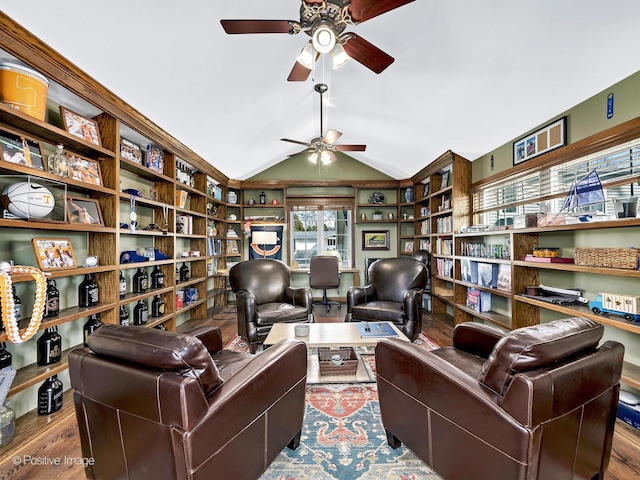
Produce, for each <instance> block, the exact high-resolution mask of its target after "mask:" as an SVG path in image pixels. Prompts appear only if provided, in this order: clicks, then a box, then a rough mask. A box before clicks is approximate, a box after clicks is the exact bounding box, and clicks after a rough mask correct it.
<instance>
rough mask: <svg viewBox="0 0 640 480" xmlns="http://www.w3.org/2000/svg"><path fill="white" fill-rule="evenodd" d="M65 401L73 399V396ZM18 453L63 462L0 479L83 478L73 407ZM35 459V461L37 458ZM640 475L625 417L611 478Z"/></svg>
mask: <svg viewBox="0 0 640 480" xmlns="http://www.w3.org/2000/svg"><path fill="white" fill-rule="evenodd" d="M314 313H315V317H316V321H317V322H340V321H343V319H344V314H345V309H344V306H343V308H342V310H338V309H337V308H336V307H333V308H332V309H331V312H330V313H329V314H327V313H326V312H325V310H324V309H323V308H319V307H316V309H315V312H314ZM210 323H211V324H213V325H217V326H219V327H220V329H221V331H222V336H223V342H224V343H225V344H226V343H228V342H229V341H230V340H231V339H232V338H233V337H234V336H235V335H236V334H237V327H236V320H235V316H234V314H233V313H231V312H230V311H226V312H222V313H220V314H218V315H215V316H214V317H213V318H212V319H211V320H210ZM423 332H424V333H425V335H427V336H428V337H430V338H431V339H432V340H433V341H434V342H436V343H437V344H439V345H442V346H445V345H451V333H452V327H451V325H449V324H447V323H446V322H442V321H440V320H438V319H436V318H433V317H430V316H427V317H426V318H425V322H424V326H423ZM65 401H71V398H70V397H69V396H66V397H65ZM16 455H20V456H24V455H30V456H31V457H32V458H33V459H38V460H42V459H49V460H55V459H59V461H60V465H56V466H52V465H32V464H22V465H18V466H16V465H14V464H13V461H12V460H11V458H10V457H9V459H7V460H6V461H5V462H3V463H1V464H0V480H31V479H45V478H46V479H48V480H83V479H84V478H85V475H84V469H83V467H82V465H80V464H79V463H78V460H79V459H81V457H82V454H81V451H80V439H79V437H78V426H77V423H76V419H75V414H74V413H73V411H71V413H70V414H67V416H66V418H65V419H64V420H63V421H61V422H60V424H59V426H58V428H56V429H54V430H52V431H51V432H47V433H46V434H45V435H42V436H40V437H39V438H38V439H37V440H35V441H34V442H31V443H30V444H29V445H28V446H27V447H26V448H24V449H22V450H21V451H16ZM33 463H35V462H33ZM636 478H640V433H639V432H638V431H637V430H635V429H633V428H631V427H630V426H628V425H626V424H625V423H623V422H621V421H619V420H618V421H617V422H616V430H615V434H614V438H613V447H612V451H611V461H610V463H609V468H608V470H607V475H606V479H607V480H631V479H636Z"/></svg>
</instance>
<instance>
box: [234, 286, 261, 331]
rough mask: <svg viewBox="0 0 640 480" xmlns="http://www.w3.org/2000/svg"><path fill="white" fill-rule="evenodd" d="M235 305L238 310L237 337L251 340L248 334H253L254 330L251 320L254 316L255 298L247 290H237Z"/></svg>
mask: <svg viewBox="0 0 640 480" xmlns="http://www.w3.org/2000/svg"><path fill="white" fill-rule="evenodd" d="M236 304H237V308H238V335H240V336H241V337H242V338H251V336H250V333H253V330H254V329H255V325H253V319H254V318H255V316H256V297H255V295H254V294H253V293H251V292H249V291H247V290H238V291H237V292H236ZM249 330H252V331H251V332H250V331H249Z"/></svg>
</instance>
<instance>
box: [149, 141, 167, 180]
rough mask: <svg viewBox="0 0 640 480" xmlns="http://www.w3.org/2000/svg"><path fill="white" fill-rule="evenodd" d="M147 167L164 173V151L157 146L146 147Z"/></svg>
mask: <svg viewBox="0 0 640 480" xmlns="http://www.w3.org/2000/svg"><path fill="white" fill-rule="evenodd" d="M147 167H148V168H150V169H151V170H155V171H156V172H158V173H164V151H163V150H162V148H160V147H159V146H158V145H154V144H152V143H150V144H149V145H147Z"/></svg>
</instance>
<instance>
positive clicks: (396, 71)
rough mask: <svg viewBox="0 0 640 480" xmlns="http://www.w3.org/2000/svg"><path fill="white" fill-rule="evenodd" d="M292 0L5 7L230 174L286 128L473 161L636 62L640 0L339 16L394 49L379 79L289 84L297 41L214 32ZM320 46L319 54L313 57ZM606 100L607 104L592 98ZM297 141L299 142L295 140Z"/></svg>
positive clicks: (327, 65) (272, 154)
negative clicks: (360, 19) (360, 18)
mask: <svg viewBox="0 0 640 480" xmlns="http://www.w3.org/2000/svg"><path fill="white" fill-rule="evenodd" d="M299 8H300V1H299V0H234V1H225V2H222V1H220V0H181V1H178V0H109V1H100V2H98V1H86V0H56V1H51V0H3V2H2V10H3V11H4V12H5V13H6V14H7V15H9V16H10V17H12V18H13V19H14V20H16V21H17V22H18V23H20V24H21V25H23V26H24V27H25V28H27V29H28V30H30V31H31V32H33V33H34V34H35V35H36V36H37V37H39V38H40V39H42V40H43V41H44V42H45V43H47V44H49V45H50V46H51V47H53V48H54V49H55V50H57V51H58V52H60V53H61V54H62V55H63V56H65V57H66V58H68V59H69V60H71V61H72V62H73V63H75V64H76V65H77V66H79V67H80V68H81V69H83V70H84V71H85V72H87V73H88V74H89V75H91V76H93V77H94V78H95V79H97V80H98V81H99V82H101V83H102V84H103V85H105V86H106V87H107V88H109V89H110V90H112V91H113V92H114V93H115V94H117V95H118V96H119V97H121V98H123V99H124V100H125V101H127V102H128V103H129V104H131V105H132V106H133V107H135V108H136V109H137V110H139V111H140V112H141V113H142V114H144V115H146V116H147V117H149V118H150V119H151V120H153V121H154V122H155V123H156V124H158V125H159V126H160V127H162V128H164V129H165V130H166V131H168V132H169V133H171V134H172V135H173V136H175V137H176V138H177V139H178V140H180V141H181V142H183V143H184V144H186V145H187V146H188V147H190V148H191V149H192V150H194V151H195V152H196V153H198V154H199V155H200V156H202V157H203V158H205V159H206V160H207V161H209V162H211V163H212V164H213V165H214V166H215V167H216V168H218V169H219V170H220V171H222V172H223V173H224V174H226V175H227V176H229V177H230V178H235V179H240V180H242V179H246V178H248V177H250V176H251V175H253V174H255V173H257V172H259V171H261V170H263V169H265V168H267V167H269V166H271V165H274V164H276V163H278V162H280V161H282V160H284V159H286V158H287V156H288V155H290V154H292V153H295V152H297V151H300V150H301V149H302V148H303V147H302V146H298V145H294V144H290V143H285V142H281V141H279V139H280V138H282V137H288V138H293V139H297V140H303V141H310V140H311V139H312V138H313V137H316V136H318V133H319V95H318V94H317V93H316V92H315V91H314V89H313V87H314V85H315V84H317V83H326V84H328V85H329V91H328V92H327V94H325V100H326V101H327V103H326V104H325V108H324V115H325V120H324V127H325V131H326V129H328V128H332V129H334V130H339V131H341V132H343V133H344V135H343V137H342V138H341V139H340V141H339V142H338V143H365V144H366V145H367V150H366V152H362V153H360V152H356V153H353V155H352V156H353V157H354V158H356V159H358V160H360V161H361V162H363V163H366V164H368V165H371V166H373V167H375V168H377V169H378V170H381V171H383V172H385V173H386V174H388V175H390V176H392V177H394V178H398V179H401V178H407V177H410V176H412V175H413V174H415V173H416V172H418V171H419V170H420V169H421V168H422V167H424V166H425V165H426V164H428V163H429V162H430V161H432V160H434V159H435V158H437V157H438V156H439V155H441V154H442V153H444V152H445V151H446V150H448V149H451V150H453V151H455V152H456V153H458V154H460V155H462V156H464V157H466V158H468V159H470V160H474V159H476V158H478V157H479V156H481V155H483V154H485V153H487V152H488V151H490V150H493V149H494V148H496V147H498V146H500V145H502V144H505V143H507V142H509V141H511V140H512V139H513V138H514V137H517V136H519V135H521V134H523V133H525V132H526V131H527V130H530V129H532V128H534V127H535V126H537V125H539V124H541V123H544V122H546V121H547V120H548V119H550V118H552V117H553V116H555V115H557V114H559V113H561V112H562V111H564V110H566V109H569V108H571V107H572V106H574V105H576V104H578V103H580V102H581V101H583V100H586V99H587V98H589V97H591V96H593V95H594V94H595V93H598V92H600V91H602V90H603V89H605V88H607V87H609V86H610V85H612V84H614V83H616V82H618V81H619V80H622V79H623V78H625V77H627V76H629V75H630V74H632V73H634V72H636V71H638V70H640V59H639V57H638V45H640V28H639V27H638V23H639V20H640V1H638V0H607V1H606V2H605V1H602V0H601V1H593V0H592V1H590V2H585V1H584V0H518V1H514V0H417V1H415V2H413V3H410V4H408V5H405V6H403V7H400V8H398V9H396V10H393V11H390V12H387V13H385V14H383V15H381V16H379V17H376V18H373V19H371V20H369V21H367V22H364V23H362V24H360V25H357V26H354V27H349V28H348V29H347V31H353V32H356V33H357V34H358V35H360V36H361V37H364V38H365V39H366V40H368V41H370V42H371V43H373V44H374V45H376V46H377V47H379V48H381V49H382V50H384V51H385V52H387V53H388V54H390V55H391V56H393V57H394V58H395V62H394V63H393V64H392V65H391V66H390V67H389V68H388V69H387V70H385V71H384V72H382V73H381V74H380V75H376V74H375V73H373V72H371V71H370V70H368V69H367V68H365V67H364V66H362V65H361V64H359V63H357V62H355V61H352V62H350V63H349V64H347V65H346V66H344V67H343V68H341V69H339V70H335V71H334V70H332V69H331V66H332V65H331V59H330V57H329V56H328V55H323V56H321V57H320V60H319V61H318V63H317V64H316V69H315V70H314V72H312V74H311V75H310V77H309V79H308V80H307V81H306V82H297V83H295V82H287V81H286V78H287V76H288V74H289V72H290V70H291V68H292V67H293V63H294V59H295V57H296V55H297V54H298V53H299V52H300V50H301V49H302V47H303V46H304V44H305V43H306V42H307V40H308V37H307V36H306V35H305V34H304V33H300V34H298V35H293V36H290V35H286V34H280V35H278V34H263V35H226V34H225V33H224V31H223V29H222V27H221V26H220V20H221V19H288V20H298V19H299ZM325 57H327V58H325ZM603 109H604V105H603ZM298 147H300V148H298Z"/></svg>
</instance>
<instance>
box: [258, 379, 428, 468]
mask: <svg viewBox="0 0 640 480" xmlns="http://www.w3.org/2000/svg"><path fill="white" fill-rule="evenodd" d="M260 478H261V479H263V480H307V479H313V480H329V479H331V480H334V479H335V480H356V479H358V480H380V479H386V480H391V479H397V480H438V479H440V477H439V476H438V475H436V474H435V473H433V471H432V470H431V469H430V468H429V467H428V466H427V465H426V464H425V463H424V462H422V460H420V459H419V458H417V457H416V456H415V455H414V454H413V453H412V452H411V451H410V450H408V449H407V448H406V447H404V445H403V446H402V447H400V448H399V449H397V450H393V449H391V448H390V447H389V446H388V445H387V438H386V435H385V431H384V427H383V425H382V420H381V418H380V407H379V404H378V392H377V390H376V387H375V384H333V385H309V386H307V396H306V413H305V420H304V424H303V427H302V438H301V441H300V446H299V447H298V448H297V449H296V450H295V451H291V450H289V449H288V448H285V449H284V450H283V451H282V452H281V453H280V455H278V457H277V458H276V459H275V460H274V462H273V463H272V464H271V466H270V467H269V468H268V469H267V471H266V472H265V473H264V474H263V475H262V476H261V477H260Z"/></svg>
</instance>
